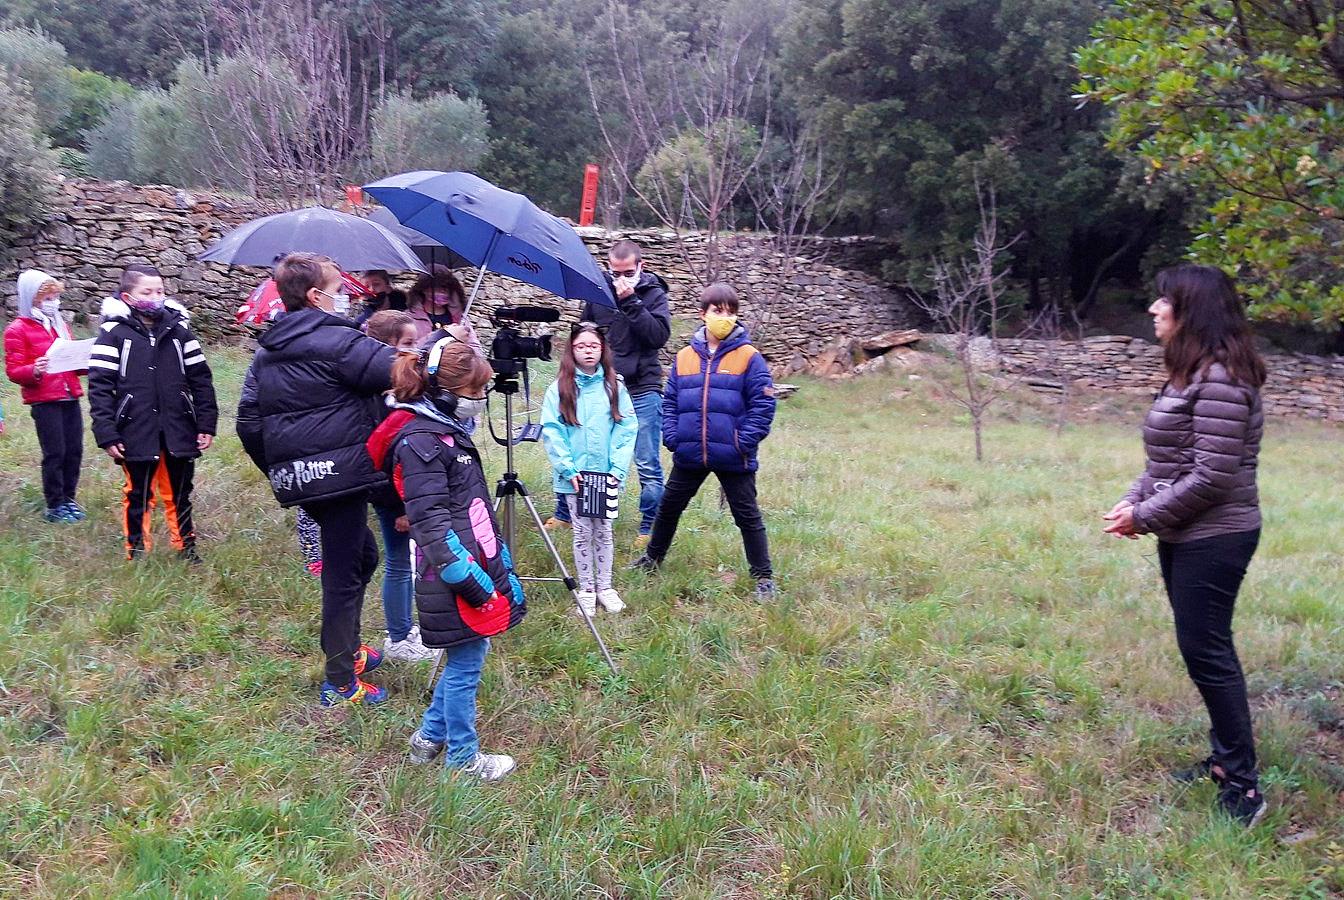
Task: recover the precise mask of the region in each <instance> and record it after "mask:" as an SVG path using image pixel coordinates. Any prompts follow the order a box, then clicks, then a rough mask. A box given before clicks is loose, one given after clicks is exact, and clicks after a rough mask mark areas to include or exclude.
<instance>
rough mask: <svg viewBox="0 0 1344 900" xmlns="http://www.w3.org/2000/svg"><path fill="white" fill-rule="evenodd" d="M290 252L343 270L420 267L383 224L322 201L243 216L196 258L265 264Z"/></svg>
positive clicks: (232, 262) (405, 246)
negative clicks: (270, 213)
mask: <svg viewBox="0 0 1344 900" xmlns="http://www.w3.org/2000/svg"><path fill="white" fill-rule="evenodd" d="M290 253H317V254H320V255H322V256H327V257H330V258H331V259H334V260H335V261H336V263H337V265H339V266H340V267H341V268H342V269H345V270H347V271H354V270H364V269H409V270H410V271H412V272H423V271H425V266H424V264H423V263H421V262H420V258H419V257H418V256H416V255H415V251H414V250H412V249H411V248H410V247H408V246H407V245H406V242H405V241H403V240H402V239H401V238H399V237H397V236H396V235H395V234H393V233H392V232H390V231H388V230H387V229H386V228H384V227H382V226H381V225H378V224H376V223H374V222H370V221H369V220H368V219H361V218H360V217H359V216H352V215H350V214H349V213H343V212H338V211H336V210H334V209H327V208H326V207H324V206H310V207H308V208H306V209H296V210H294V211H293V212H287V213H279V214H278V215H274V216H264V217H262V218H260V219H253V220H252V221H251V222H245V223H244V224H242V225H239V226H238V227H237V228H235V229H233V230H232V231H230V232H229V233H228V234H226V235H224V236H223V237H222V238H220V239H219V240H218V241H216V242H215V243H214V244H212V245H211V246H210V248H209V249H207V250H206V251H205V252H204V253H202V254H201V255H200V256H199V257H197V258H198V259H201V260H204V261H206V262H220V263H228V264H230V265H235V266H268V267H269V266H273V265H275V264H276V263H277V262H278V261H279V260H280V259H281V258H283V257H285V256H286V255H288V254H290Z"/></svg>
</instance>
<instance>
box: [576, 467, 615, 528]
mask: <svg viewBox="0 0 1344 900" xmlns="http://www.w3.org/2000/svg"><path fill="white" fill-rule="evenodd" d="M620 499H621V488H620V485H619V484H617V483H616V480H615V479H614V478H612V477H611V476H610V475H608V474H607V473H606V472H580V473H579V504H578V505H579V515H581V516H583V517H584V518H586V519H614V518H616V504H617V503H618V502H619V501H620Z"/></svg>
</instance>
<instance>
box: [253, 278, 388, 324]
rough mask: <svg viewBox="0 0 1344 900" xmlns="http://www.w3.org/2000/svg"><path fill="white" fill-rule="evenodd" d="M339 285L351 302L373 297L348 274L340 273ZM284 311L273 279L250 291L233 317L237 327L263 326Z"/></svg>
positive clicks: (362, 283) (361, 284)
mask: <svg viewBox="0 0 1344 900" xmlns="http://www.w3.org/2000/svg"><path fill="white" fill-rule="evenodd" d="M341 284H342V285H343V286H344V287H345V292H346V293H347V294H349V295H350V298H351V299H352V300H358V299H359V298H360V297H372V296H373V291H371V290H369V289H368V287H367V286H366V285H365V284H364V282H362V281H360V280H359V279H358V278H356V277H355V276H353V275H351V274H350V273H349V272H342V273H341ZM284 311H285V303H284V301H283V300H281V299H280V290H279V288H277V287H276V286H275V279H274V278H267V279H266V280H265V281H263V282H262V283H261V284H259V285H257V286H256V287H255V288H253V289H252V293H250V294H248V295H247V299H246V300H244V301H243V304H242V306H239V307H238V311H237V312H235V313H234V314H233V317H234V319H236V320H237V322H238V324H239V325H265V324H266V323H267V322H269V321H271V320H272V319H274V318H275V317H276V316H278V315H280V314H281V313H282V312H284Z"/></svg>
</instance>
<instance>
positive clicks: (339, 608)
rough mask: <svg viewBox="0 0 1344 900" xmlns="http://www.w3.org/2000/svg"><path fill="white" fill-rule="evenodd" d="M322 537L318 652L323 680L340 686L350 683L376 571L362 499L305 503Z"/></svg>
mask: <svg viewBox="0 0 1344 900" xmlns="http://www.w3.org/2000/svg"><path fill="white" fill-rule="evenodd" d="M303 511H304V512H306V513H307V514H308V515H309V516H311V517H312V519H313V521H314V522H316V523H317V527H318V528H319V529H321V532H322V653H323V654H324V655H325V656H326V658H327V666H326V670H327V681H328V682H330V683H331V684H332V685H334V686H335V687H338V688H339V687H345V686H346V685H348V684H350V682H352V681H353V680H354V678H355V651H356V650H358V649H359V617H360V614H361V613H362V612H363V610H364V590H365V588H367V587H368V586H369V582H370V581H372V580H373V573H374V572H375V571H377V569H378V544H377V542H376V541H375V540H374V538H373V532H372V531H371V530H369V501H368V497H367V496H366V495H364V494H356V495H354V496H350V497H337V498H336V499H334V500H320V501H318V502H316V503H305V504H304V505H303Z"/></svg>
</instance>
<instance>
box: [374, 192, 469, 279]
mask: <svg viewBox="0 0 1344 900" xmlns="http://www.w3.org/2000/svg"><path fill="white" fill-rule="evenodd" d="M369 221H370V222H376V223H378V224H379V225H381V226H383V227H384V228H386V229H387V230H388V231H390V232H392V233H393V234H395V235H396V236H397V237H399V238H401V239H402V240H403V241H405V242H406V244H407V246H409V247H410V248H411V249H412V250H414V251H415V255H416V256H418V257H420V261H421V262H422V263H424V264H425V265H427V266H430V267H433V266H447V267H448V268H450V269H460V268H462V267H464V266H469V265H471V260H469V259H466V258H464V257H463V256H462V255H461V254H459V253H458V252H457V251H455V250H450V249H449V248H448V247H445V246H444V245H443V244H441V243H439V242H438V241H436V240H434V239H433V238H432V237H430V236H429V235H427V234H421V233H420V232H418V231H416V230H415V229H414V228H407V227H406V226H405V225H403V224H401V223H400V222H398V221H397V217H396V216H394V215H392V210H390V209H388V208H387V207H386V206H380V207H378V208H377V209H374V210H372V211H370V212H369Z"/></svg>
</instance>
